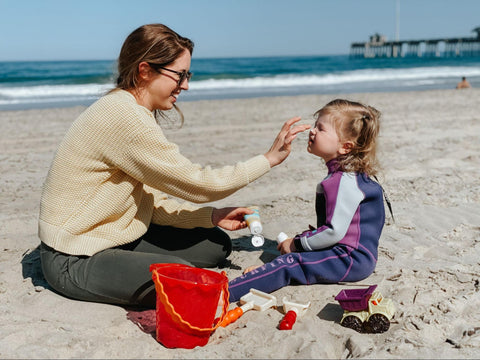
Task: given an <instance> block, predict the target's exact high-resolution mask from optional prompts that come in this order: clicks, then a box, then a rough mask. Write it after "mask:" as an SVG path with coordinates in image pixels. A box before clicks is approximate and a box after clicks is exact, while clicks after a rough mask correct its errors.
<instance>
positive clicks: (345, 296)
mask: <svg viewBox="0 0 480 360" xmlns="http://www.w3.org/2000/svg"><path fill="white" fill-rule="evenodd" d="M376 288H377V285H372V286H369V287H368V288H366V289H365V288H364V289H343V290H342V291H340V293H338V295H337V296H336V297H335V300H337V301H338V302H339V303H340V306H341V307H342V309H343V310H344V312H343V316H342V320H341V321H340V324H342V326H345V327H347V328H350V329H353V330H355V331H358V332H363V333H383V332H385V331H387V330H388V329H389V328H390V320H391V319H392V318H393V316H394V313H395V306H394V305H393V301H392V300H391V299H385V298H383V296H382V294H380V292H378V291H375V289H376Z"/></svg>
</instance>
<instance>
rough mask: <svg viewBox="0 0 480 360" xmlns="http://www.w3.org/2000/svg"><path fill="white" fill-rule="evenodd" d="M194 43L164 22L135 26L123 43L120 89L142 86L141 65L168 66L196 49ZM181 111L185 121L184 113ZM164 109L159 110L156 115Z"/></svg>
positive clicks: (118, 82) (117, 86) (118, 80)
mask: <svg viewBox="0 0 480 360" xmlns="http://www.w3.org/2000/svg"><path fill="white" fill-rule="evenodd" d="M193 47H194V44H193V42H192V41H191V40H190V39H187V38H185V37H183V36H180V35H179V34H177V33H176V32H175V31H173V30H172V29H170V28H169V27H167V26H165V25H163V24H147V25H143V26H140V27H139V28H137V29H135V30H134V31H133V32H132V33H130V35H128V37H127V38H126V39H125V42H124V43H123V46H122V49H121V50H120V55H119V57H118V64H117V66H118V77H117V81H116V87H115V88H116V89H123V90H133V89H136V88H137V87H138V86H139V85H141V84H139V83H138V78H139V76H138V75H139V73H138V65H139V64H140V63H141V62H143V61H145V62H148V63H151V64H156V65H158V66H168V65H169V64H171V63H173V62H174V61H175V60H176V59H177V58H178V57H179V56H180V55H181V54H182V53H183V52H184V51H185V50H188V51H189V52H190V55H191V54H192V52H193ZM174 107H175V109H176V110H177V111H178V113H179V115H180V117H181V120H182V123H183V114H182V112H181V111H180V109H178V108H177V107H176V106H175V105H174ZM158 115H160V116H162V112H161V111H159V110H155V117H156V118H157V120H158Z"/></svg>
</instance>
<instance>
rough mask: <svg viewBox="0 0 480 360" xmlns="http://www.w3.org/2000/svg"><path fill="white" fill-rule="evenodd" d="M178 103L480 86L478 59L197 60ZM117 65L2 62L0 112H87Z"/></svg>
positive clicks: (108, 83) (108, 84)
mask: <svg viewBox="0 0 480 360" xmlns="http://www.w3.org/2000/svg"><path fill="white" fill-rule="evenodd" d="M191 71H192V72H193V73H194V75H193V78H192V80H191V82H190V90H189V91H186V92H182V94H181V95H180V97H179V101H180V102H181V101H192V100H204V99H226V98H248V97H259V96H280V95H300V94H338V93H355V92H385V91H408V90H426V89H451V88H454V87H455V85H456V83H457V82H458V81H460V79H461V77H462V76H466V77H467V80H468V81H469V82H470V83H471V84H472V86H474V87H480V58H479V57H473V58H472V57H463V58H378V59H354V58H350V57H349V56H348V55H338V56H288V57H245V58H217V59H214V58H212V59H197V58H195V57H194V58H193V60H192V66H191ZM115 78H116V62H115V61H114V60H111V61H107V60H104V61H23V62H0V110H16V109H32V108H45V107H63V106H73V105H89V104H91V103H92V102H94V101H95V100H96V99H98V98H99V97H100V96H101V95H102V94H104V93H105V92H106V91H108V90H109V89H111V88H112V87H113V86H114V82H115Z"/></svg>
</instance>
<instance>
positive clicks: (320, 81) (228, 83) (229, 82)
mask: <svg viewBox="0 0 480 360" xmlns="http://www.w3.org/2000/svg"><path fill="white" fill-rule="evenodd" d="M461 76H467V77H471V76H480V68H475V67H430V68H428V67H427V68H410V69H373V70H370V69H369V70H355V71H348V72H342V73H334V74H326V75H277V76H273V77H254V78H247V79H219V80H213V79H210V80H202V81H194V82H192V83H191V84H190V89H191V90H196V91H198V90H214V89H241V88H274V87H297V86H322V85H339V84H347V83H367V82H369V83H371V82H383V81H414V80H416V81H418V82H419V84H421V83H422V82H425V81H432V82H434V79H442V78H451V77H453V78H458V77H461Z"/></svg>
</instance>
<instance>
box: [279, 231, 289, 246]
mask: <svg viewBox="0 0 480 360" xmlns="http://www.w3.org/2000/svg"><path fill="white" fill-rule="evenodd" d="M287 239H288V235H287V234H285V233H284V232H283V231H282V232H281V233H280V234H278V235H277V242H278V243H279V244H281V243H282V242H284V241H285V240H287Z"/></svg>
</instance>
